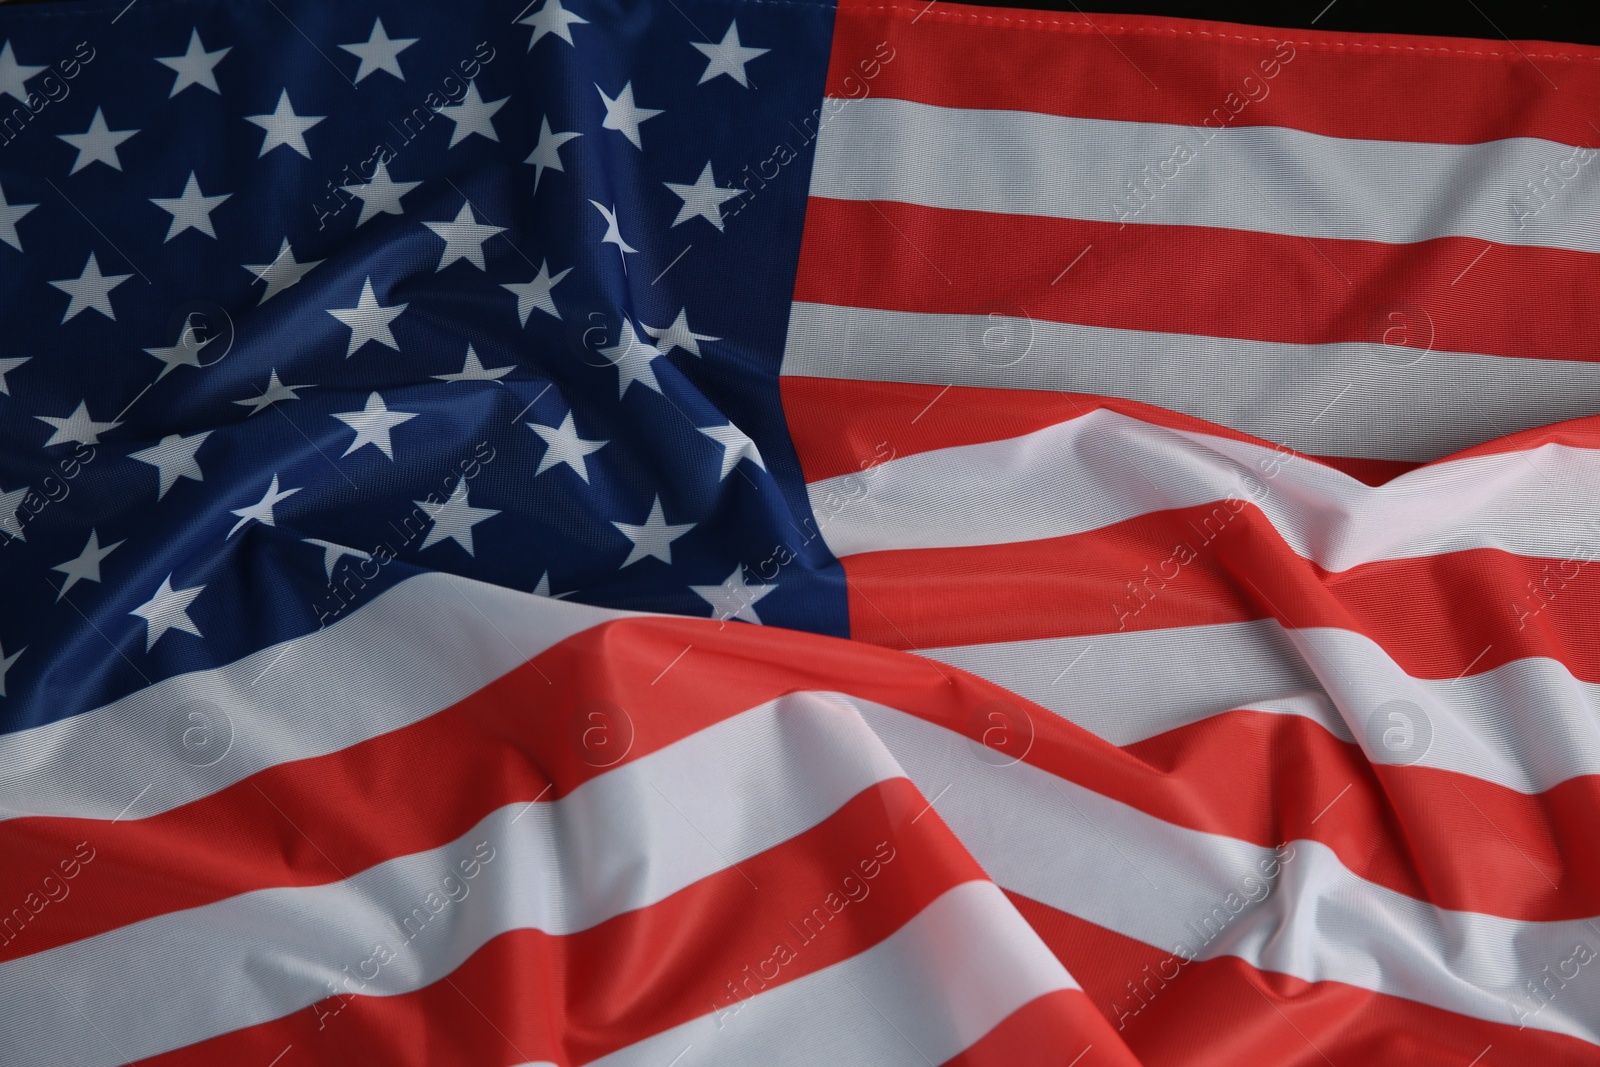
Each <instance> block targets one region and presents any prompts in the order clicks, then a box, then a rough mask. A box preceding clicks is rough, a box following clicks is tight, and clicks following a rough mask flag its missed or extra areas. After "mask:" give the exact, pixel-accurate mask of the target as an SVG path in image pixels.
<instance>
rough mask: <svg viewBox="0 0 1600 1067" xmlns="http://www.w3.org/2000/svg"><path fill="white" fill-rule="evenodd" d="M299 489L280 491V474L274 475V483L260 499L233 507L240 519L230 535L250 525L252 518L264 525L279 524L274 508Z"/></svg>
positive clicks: (234, 512)
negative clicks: (241, 506)
mask: <svg viewBox="0 0 1600 1067" xmlns="http://www.w3.org/2000/svg"><path fill="white" fill-rule="evenodd" d="M299 491H300V490H299V489H285V490H283V491H282V492H279V491H278V476H277V475H276V474H274V475H273V476H272V485H271V486H269V487H268V489H267V491H266V493H265V494H263V495H262V497H261V499H260V500H257V501H256V502H255V503H254V504H251V505H250V506H249V507H245V508H234V509H233V511H232V514H234V515H237V516H239V521H238V522H236V523H234V524H233V529H231V530H229V531H228V537H232V536H233V535H234V534H236V533H238V532H239V530H240V529H241V528H242V527H244V526H247V525H249V523H250V520H252V519H254V520H255V521H256V522H259V523H260V524H261V525H263V526H276V525H278V519H277V516H275V515H274V514H273V513H272V509H273V508H275V507H277V506H278V505H279V504H280V503H282V502H283V501H285V500H287V499H289V498H290V497H292V496H294V495H295V494H296V493H298V492H299ZM226 539H227V538H224V540H226Z"/></svg>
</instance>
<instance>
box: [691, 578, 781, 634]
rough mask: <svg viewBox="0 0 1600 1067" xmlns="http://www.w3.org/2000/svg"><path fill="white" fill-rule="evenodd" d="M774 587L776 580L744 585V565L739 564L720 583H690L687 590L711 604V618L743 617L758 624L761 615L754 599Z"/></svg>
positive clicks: (759, 597)
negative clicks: (767, 583) (757, 612)
mask: <svg viewBox="0 0 1600 1067" xmlns="http://www.w3.org/2000/svg"><path fill="white" fill-rule="evenodd" d="M776 588H778V586H777V583H776V582H774V583H773V584H771V585H746V584H745V580H744V566H743V565H742V564H741V565H740V566H737V567H735V568H734V569H733V573H732V574H730V575H728V577H727V578H726V579H725V580H724V581H723V583H722V584H721V585H691V586H690V587H689V591H690V592H692V593H693V594H694V595H695V596H697V597H699V598H700V599H701V600H704V601H705V602H706V603H707V604H710V605H711V617H712V618H713V619H717V620H719V621H722V622H726V621H727V620H729V619H743V620H744V621H745V622H753V623H755V624H756V625H757V626H759V625H761V616H759V615H757V614H756V608H755V604H756V601H758V600H760V599H761V598H762V597H764V596H766V595H767V594H768V593H770V592H772V591H773V590H774V589H776Z"/></svg>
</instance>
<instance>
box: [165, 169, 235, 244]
mask: <svg viewBox="0 0 1600 1067" xmlns="http://www.w3.org/2000/svg"><path fill="white" fill-rule="evenodd" d="M232 195H233V194H232V193H223V194H222V195H220V196H204V195H202V194H201V192H200V182H199V181H198V180H196V178H195V175H194V171H192V170H191V171H190V172H189V181H188V184H186V185H185V186H184V187H183V195H181V196H175V197H171V198H162V197H154V196H152V197H151V198H150V202H151V203H152V204H154V205H155V206H156V207H158V208H160V209H161V210H162V211H165V212H167V213H168V214H169V215H171V216H172V225H170V226H168V227H167V240H168V241H170V240H172V239H173V238H174V237H176V236H178V234H180V233H182V232H183V231H184V230H199V231H200V232H201V233H203V234H205V235H206V236H207V237H211V238H215V237H216V236H217V231H216V230H214V229H212V228H211V213H212V212H213V211H215V210H216V209H217V208H218V207H219V206H220V205H221V204H222V202H223V201H224V200H226V199H228V198H229V197H230V196H232ZM163 243H165V242H163Z"/></svg>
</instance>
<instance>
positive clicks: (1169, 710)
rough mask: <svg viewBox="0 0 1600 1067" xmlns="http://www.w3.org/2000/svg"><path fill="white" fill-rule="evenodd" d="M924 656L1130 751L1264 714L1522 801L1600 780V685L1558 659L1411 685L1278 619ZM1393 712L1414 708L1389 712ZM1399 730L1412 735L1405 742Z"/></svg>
mask: <svg viewBox="0 0 1600 1067" xmlns="http://www.w3.org/2000/svg"><path fill="white" fill-rule="evenodd" d="M924 654H925V655H927V656H929V657H931V658H933V659H936V660H939V661H940V662H943V663H948V664H950V665H951V666H953V667H959V668H961V669H962V670H967V671H971V672H972V673H973V674H976V675H978V676H979V677H982V678H987V679H989V680H990V681H992V682H994V683H996V684H997V685H1000V686H1003V687H1004V688H1006V689H1008V690H1010V691H1011V692H1013V693H1016V694H1017V695H1018V696H1020V697H1023V698H1024V699H1027V700H1031V701H1033V702H1034V703H1036V704H1039V705H1041V706H1043V707H1046V708H1049V709H1050V710H1051V711H1054V712H1056V713H1057V714H1059V715H1061V716H1062V717H1063V718H1066V719H1069V720H1071V721H1072V722H1074V723H1076V724H1077V725H1079V726H1082V727H1083V728H1084V729H1086V730H1088V731H1089V732H1090V733H1093V734H1094V735H1096V736H1097V737H1100V738H1102V739H1104V740H1106V741H1109V742H1110V743H1111V744H1114V745H1119V746H1120V745H1131V744H1134V743H1135V742H1138V741H1142V740H1144V739H1146V738H1149V737H1154V736H1156V735H1158V734H1162V733H1165V732H1167V731H1169V730H1176V729H1178V728H1179V727H1182V726H1188V725H1192V724H1193V723H1197V722H1201V721H1203V720H1205V719H1207V718H1210V717H1211V716H1214V715H1221V714H1223V713H1225V712H1228V711H1233V710H1237V709H1251V710H1255V711H1260V712H1266V713H1271V714H1281V715H1299V716H1301V717H1303V718H1307V719H1310V720H1311V721H1313V722H1316V723H1318V724H1320V725H1321V726H1322V727H1323V728H1324V729H1326V730H1327V731H1328V732H1329V733H1331V734H1333V735H1334V736H1335V737H1338V738H1339V739H1340V740H1343V741H1351V742H1355V743H1358V744H1360V745H1361V747H1362V750H1363V751H1364V752H1365V753H1366V756H1367V758H1368V759H1369V760H1371V761H1372V762H1374V763H1388V764H1395V765H1402V766H1408V765H1417V766H1423V767H1434V768H1437V769H1439V770H1444V771H1452V772H1455V773H1457V774H1466V775H1471V776H1473V777H1475V778H1480V779H1482V780H1484V781H1487V782H1493V783H1495V784H1497V785H1501V786H1504V787H1505V788H1507V789H1515V790H1517V791H1518V792H1521V793H1530V794H1531V793H1539V792H1543V791H1545V790H1547V789H1550V788H1552V787H1554V786H1556V785H1559V784H1560V783H1561V782H1564V781H1567V780H1568V779H1570V778H1575V777H1577V776H1579V775H1585V774H1600V685H1594V684H1592V683H1588V682H1580V681H1578V680H1577V679H1575V678H1573V676H1572V674H1571V673H1570V672H1569V671H1568V670H1567V669H1566V668H1565V667H1563V666H1562V665H1561V664H1559V663H1557V662H1555V661H1554V660H1549V659H1535V658H1529V659H1519V660H1513V661H1511V662H1510V663H1506V664H1503V665H1501V666H1499V667H1497V668H1495V669H1494V670H1491V671H1484V672H1482V673H1481V674H1473V675H1468V676H1465V677H1462V678H1459V679H1455V680H1453V681H1427V680H1420V679H1417V678H1413V677H1411V676H1410V675H1408V674H1406V673H1405V672H1404V671H1402V670H1401V669H1400V668H1399V666H1398V665H1396V664H1395V662H1394V661H1393V660H1392V659H1390V658H1389V656H1388V654H1387V653H1386V652H1384V650H1383V648H1382V647H1381V646H1379V645H1378V644H1376V643H1374V642H1373V641H1372V640H1370V639H1369V638H1366V637H1363V636H1361V635H1360V634H1356V633H1352V632H1350V631H1347V630H1335V629H1325V628H1317V629H1304V630H1289V631H1285V630H1284V629H1283V628H1282V627H1281V626H1279V625H1278V624H1277V623H1276V622H1275V621H1271V620H1266V621H1258V622H1248V623H1233V624H1229V625H1224V626H1189V627H1180V628H1175V629H1166V630H1152V631H1148V632H1143V633H1138V632H1135V633H1125V634H1096V635H1094V636H1092V637H1073V638H1051V639H1044V640H1037V641H1014V642H1008V643H1005V644H992V645H971V646H965V647H957V648H940V649H931V650H928V651H927V652H926V653H924ZM1068 664H1071V665H1072V669H1071V671H1069V672H1067V673H1066V674H1065V675H1064V676H1063V674H1062V670H1063V668H1064V667H1065V666H1066V665H1068ZM1130 679H1138V684H1137V685H1133V684H1130V682H1129V680H1130ZM1392 701H1406V702H1407V703H1408V705H1409V706H1407V705H1395V706H1393V707H1389V708H1387V710H1385V709H1386V705H1390V703H1391V702H1392ZM1391 712H1394V713H1397V714H1400V715H1402V716H1403V717H1404V719H1405V720H1409V721H1402V720H1401V719H1394V718H1391V717H1390V713H1391ZM1396 728H1399V729H1400V730H1401V733H1399V734H1391V733H1390V731H1391V730H1393V729H1396ZM1407 729H1409V730H1411V731H1412V733H1411V734H1410V735H1409V737H1408V736H1407V735H1406V733H1405V731H1406V730H1407ZM1386 738H1387V740H1386ZM1597 947H1600V946H1597Z"/></svg>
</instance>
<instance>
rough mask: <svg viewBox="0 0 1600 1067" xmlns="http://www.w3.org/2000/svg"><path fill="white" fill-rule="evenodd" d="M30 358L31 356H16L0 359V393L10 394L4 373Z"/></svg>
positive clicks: (6, 373)
mask: <svg viewBox="0 0 1600 1067" xmlns="http://www.w3.org/2000/svg"><path fill="white" fill-rule="evenodd" d="M32 358H33V357H32V356H17V357H16V358H14V359H0V393H4V394H6V395H7V396H9V395H11V387H10V386H8V385H7V384H6V375H8V374H10V373H11V372H12V371H14V370H16V369H17V368H18V367H20V366H22V365H23V364H24V363H26V362H28V360H30V359H32Z"/></svg>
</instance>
